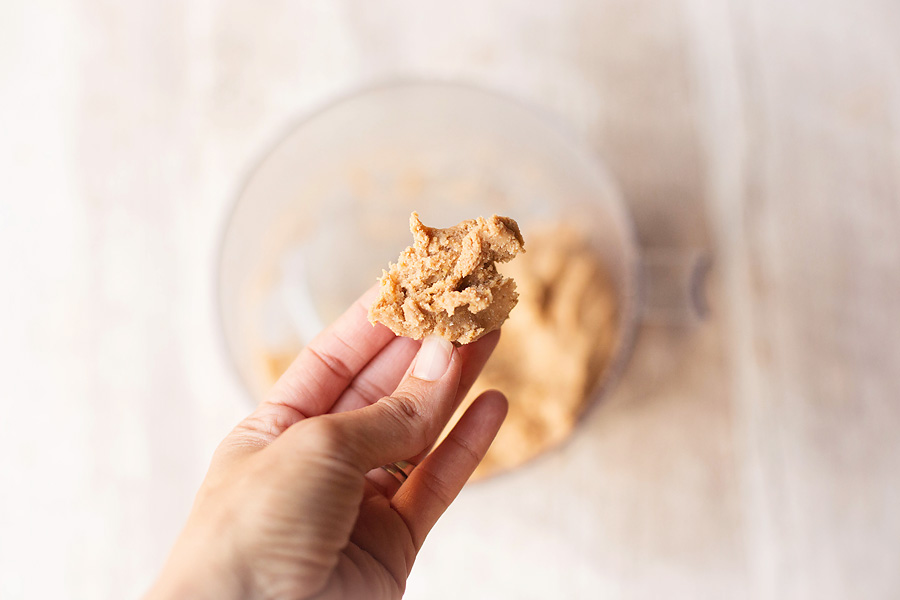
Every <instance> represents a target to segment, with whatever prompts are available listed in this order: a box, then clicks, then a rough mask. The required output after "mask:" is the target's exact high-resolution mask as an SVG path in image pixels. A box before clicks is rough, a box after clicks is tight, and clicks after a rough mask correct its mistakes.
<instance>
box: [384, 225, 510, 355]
mask: <svg viewBox="0 0 900 600" xmlns="http://www.w3.org/2000/svg"><path fill="white" fill-rule="evenodd" d="M409 228H410V230H411V231H412V234H413V240H414V243H413V245H412V246H410V247H409V248H407V249H406V250H404V251H403V253H402V254H401V255H400V258H399V259H398V260H397V264H392V265H390V270H389V271H385V272H384V273H383V275H382V277H381V293H380V294H379V296H378V298H377V299H376V300H375V302H374V304H372V307H371V308H370V309H369V320H370V321H371V322H372V323H376V322H377V323H382V324H384V325H386V326H387V327H388V328H390V329H391V331H393V332H394V333H396V334H397V335H402V336H406V337H411V338H414V339H417V340H418V339H422V338H424V337H425V336H427V335H437V336H440V337H442V338H444V339H446V340H449V341H451V342H456V343H458V344H468V343H470V342H474V341H475V340H477V339H478V338H480V337H481V336H483V335H484V334H486V333H489V332H491V331H493V330H495V329H499V328H500V326H501V325H502V324H503V322H504V321H506V319H507V317H508V316H509V312H510V311H511V310H512V309H513V307H514V306H515V305H516V302H518V294H517V293H516V283H515V282H514V281H513V280H512V279H510V278H509V277H505V276H503V275H501V274H500V273H499V272H498V271H497V265H496V263H504V262H507V261H510V260H512V258H513V257H514V256H516V254H518V253H520V252H524V251H525V242H524V240H523V239H522V234H521V232H520V231H519V226H518V224H517V223H516V222H515V221H514V220H512V219H510V218H508V217H499V216H497V215H494V216H493V217H491V218H490V219H485V218H482V217H479V218H477V219H471V220H468V221H463V222H462V223H460V224H459V225H456V226H454V227H448V228H446V229H436V228H433V227H426V226H425V225H423V224H422V221H420V220H419V215H418V214H416V213H413V214H412V216H411V217H410V220H409Z"/></svg>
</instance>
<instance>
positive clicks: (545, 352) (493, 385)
mask: <svg viewBox="0 0 900 600" xmlns="http://www.w3.org/2000/svg"><path fill="white" fill-rule="evenodd" d="M503 271H504V273H505V274H507V275H509V276H511V277H514V278H515V280H516V282H517V284H518V288H519V293H520V294H521V299H520V301H519V305H518V306H517V307H516V311H515V313H513V315H512V316H511V317H510V319H509V321H507V322H506V323H505V324H504V326H503V335H502V336H501V337H500V343H499V345H498V346H497V349H496V350H495V351H494V353H493V355H492V356H491V358H490V360H489V361H488V363H487V365H486V366H485V368H484V370H483V371H482V373H481V376H480V377H479V378H478V380H477V381H476V382H475V385H474V386H473V387H472V391H471V393H470V394H469V395H468V397H467V398H466V400H465V401H464V402H463V404H462V406H461V407H460V408H459V410H457V412H456V414H455V415H454V418H453V420H452V421H451V422H450V423H449V424H448V425H447V428H446V429H445V434H446V433H447V432H449V430H450V429H451V428H452V426H453V425H454V424H455V422H456V421H457V419H458V418H459V416H460V415H461V414H462V413H463V412H464V411H465V409H466V408H467V407H468V406H469V405H470V404H471V402H472V400H473V399H474V398H476V397H477V396H478V394H480V393H481V392H484V391H485V390H488V389H498V390H501V391H502V392H503V393H504V394H506V396H507V397H508V398H509V412H508V414H507V417H506V421H504V423H503V427H501V428H500V432H499V433H498V435H497V438H496V439H495V440H494V442H493V443H492V444H491V447H490V449H489V450H488V453H487V456H485V458H484V460H483V461H482V462H481V464H480V465H479V466H478V469H477V471H476V472H475V477H476V478H480V477H485V476H488V475H491V474H494V473H497V472H499V471H505V470H508V469H511V468H514V467H516V466H518V465H520V464H522V463H523V462H525V461H527V460H529V459H531V458H532V457H534V456H536V455H538V454H540V453H541V452H543V451H545V450H547V449H548V448H550V447H552V446H555V445H556V444H558V443H559V442H560V441H562V440H563V439H565V438H566V437H567V436H568V435H569V434H570V433H571V431H572V428H573V427H574V426H575V424H576V422H577V420H578V418H579V416H580V415H581V414H582V412H583V411H584V409H585V407H586V406H587V405H588V403H589V401H590V400H591V399H592V398H594V397H595V396H594V394H595V392H596V389H597V385H598V382H599V381H600V380H601V378H602V376H603V374H604V373H605V372H606V368H607V366H608V364H609V361H610V359H611V357H612V355H613V353H614V351H615V348H616V343H617V340H618V332H617V327H616V322H617V314H618V309H617V302H616V295H615V288H614V287H613V285H612V282H611V281H610V279H609V277H608V276H607V272H606V268H605V266H604V264H603V262H602V260H601V258H600V257H599V255H598V254H597V253H596V251H595V250H594V249H593V248H592V247H591V246H590V245H589V244H588V243H587V241H586V239H585V237H584V236H583V235H582V234H581V233H580V232H579V231H578V230H577V229H575V228H573V227H570V226H568V225H551V226H547V227H541V228H534V229H531V228H530V229H529V236H528V254H526V255H524V256H522V257H521V258H519V259H517V260H516V261H514V262H512V263H510V264H509V265H504V267H503Z"/></svg>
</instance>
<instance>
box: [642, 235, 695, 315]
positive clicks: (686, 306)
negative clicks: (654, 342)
mask: <svg viewBox="0 0 900 600" xmlns="http://www.w3.org/2000/svg"><path fill="white" fill-rule="evenodd" d="M642 255H643V256H642V260H641V268H640V278H641V302H640V315H641V320H642V321H643V322H645V323H653V324H660V325H669V326H675V327H691V326H694V325H697V324H698V323H700V322H702V321H704V320H706V318H707V316H708V315H709V303H708V301H707V295H706V279H707V275H708V274H709V271H710V268H711V267H712V260H711V258H710V256H709V254H708V253H707V252H706V251H704V250H701V249H682V248H648V249H644V251H643V252H642Z"/></svg>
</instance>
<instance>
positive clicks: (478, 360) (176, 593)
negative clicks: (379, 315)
mask: <svg viewBox="0 0 900 600" xmlns="http://www.w3.org/2000/svg"><path fill="white" fill-rule="evenodd" d="M376 292H377V290H376V289H374V288H373V289H371V290H369V291H368V292H367V293H366V294H364V295H363V297H362V298H360V299H359V300H358V301H357V302H356V303H355V304H354V305H353V306H352V307H351V308H350V309H349V310H348V311H347V312H346V313H344V315H343V316H342V317H340V318H339V319H338V320H337V321H336V322H335V323H334V324H333V325H331V326H330V327H329V328H328V329H326V330H325V331H324V332H322V333H321V334H320V335H319V336H318V337H317V338H316V339H315V340H314V341H313V342H311V343H310V344H309V346H307V348H306V349H304V350H303V352H301V354H300V355H299V356H298V357H297V359H296V360H295V361H294V363H293V364H292V365H291V367H290V368H289V369H288V371H287V372H286V373H285V374H284V375H283V376H282V377H281V379H279V381H278V382H277V383H276V384H275V387H274V389H273V390H272V392H271V394H270V395H269V396H268V398H267V399H266V400H265V401H264V402H262V403H261V404H260V405H259V407H258V408H257V409H256V410H255V411H254V412H253V413H252V414H251V415H250V416H249V417H247V418H246V419H244V420H243V421H242V422H241V423H239V424H238V425H237V427H235V428H234V430H233V431H232V432H231V433H229V434H228V436H227V437H226V438H225V439H224V440H223V441H222V443H221V444H220V446H219V447H218V449H217V450H216V452H215V454H214V456H213V459H212V463H211V465H210V468H209V472H208V473H207V475H206V478H205V480H204V482H203V484H202V486H201V488H200V490H199V492H198V493H197V497H196V500H195V502H194V506H193V508H192V510H191V514H190V516H189V518H188V521H187V524H186V525H185V527H184V530H183V531H182V533H181V535H180V536H179V538H178V540H177V541H176V543H175V546H174V547H173V549H172V552H171V554H170V556H169V559H168V561H167V562H166V565H165V567H164V568H163V571H162V574H161V575H160V577H159V579H158V580H157V582H156V584H155V585H154V586H153V588H152V589H151V591H150V592H149V594H148V596H147V598H148V599H149V600H161V599H169V598H198V599H202V598H216V599H229V598H260V599H270V598H271V599H281V598H284V599H304V598H317V599H319V598H321V599H338V598H341V599H355V598H367V599H372V600H378V599H388V598H399V597H401V596H402V595H403V591H404V589H405V586H406V579H407V577H408V576H409V574H410V570H411V569H412V566H413V562H414V560H415V558H416V554H417V553H418V551H419V549H420V548H421V547H422V543H423V542H424V541H425V537H426V535H427V534H428V532H429V531H430V530H431V528H432V527H433V526H434V524H435V523H436V522H437V520H438V518H439V517H440V516H441V515H442V514H443V513H444V511H445V510H446V509H447V507H448V506H449V504H450V503H451V502H452V501H453V500H454V499H455V498H456V496H457V494H458V493H459V492H460V490H461V489H462V487H463V485H464V484H465V482H466V481H467V480H468V478H469V477H470V476H471V474H472V472H473V471H474V470H475V467H476V466H477V465H478V463H479V462H480V461H481V459H482V458H483V457H484V454H485V452H486V451H487V449H488V447H489V446H490V443H491V441H492V440H493V439H494V436H495V435H496V434H497V431H498V429H499V428H500V425H501V423H502V422H503V419H504V417H505V416H506V411H507V402H506V398H505V397H504V396H503V395H502V394H501V393H500V392H496V391H490V392H485V393H484V394H482V395H481V396H480V397H479V398H478V399H477V400H476V401H475V402H474V403H473V404H472V405H471V406H470V407H469V408H468V410H467V411H466V413H465V415H464V416H463V417H462V418H461V419H460V420H459V422H458V423H457V424H456V425H455V426H454V429H453V430H452V432H451V433H450V434H449V435H448V436H447V437H446V438H445V439H444V440H443V441H442V442H441V443H440V444H439V445H437V446H436V447H434V448H433V449H432V447H433V446H434V444H435V441H436V440H437V438H438V436H439V434H440V432H441V431H442V429H443V428H444V426H445V425H446V423H447V422H448V420H449V419H450V416H451V415H452V413H453V411H454V410H455V409H456V408H457V407H458V405H459V403H460V402H461V401H462V399H463V397H464V396H465V395H466V393H467V392H468V390H469V388H470V387H471V385H472V383H473V382H474V381H475V379H476V377H477V376H478V374H479V372H480V371H481V369H482V367H483V366H484V363H485V361H487V358H488V356H490V354H491V352H492V351H493V349H494V347H495V346H496V344H497V340H498V339H499V332H493V333H490V334H488V335H486V336H484V337H483V338H481V339H479V340H478V341H476V342H474V343H472V344H469V345H466V346H462V347H459V348H454V347H453V346H452V345H451V344H450V343H449V342H446V341H444V340H438V339H428V340H426V341H425V342H423V343H421V344H420V343H419V342H416V341H413V340H410V339H407V338H400V337H396V336H395V335H394V334H393V333H392V332H391V331H390V330H388V329H387V328H386V327H383V326H381V325H377V326H374V327H373V326H372V325H371V324H370V323H369V322H368V320H367V318H366V307H367V306H368V305H369V304H370V303H371V302H372V300H373V299H374V297H375V296H374V295H375V293H376ZM400 460H406V461H409V462H411V463H413V464H414V465H416V466H415V467H414V468H413V470H412V471H411V475H410V477H409V479H407V480H406V481H405V482H403V483H402V485H401V483H400V481H398V479H397V478H395V477H394V476H393V475H391V474H389V473H387V472H386V471H384V470H383V469H381V468H380V466H381V465H385V464H388V463H392V462H395V461H400Z"/></svg>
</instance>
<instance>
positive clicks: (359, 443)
mask: <svg viewBox="0 0 900 600" xmlns="http://www.w3.org/2000/svg"><path fill="white" fill-rule="evenodd" d="M462 362H463V361H462V360H461V358H460V355H459V352H458V351H457V350H456V349H455V348H454V347H453V344H452V343H450V342H448V341H447V340H444V339H441V338H438V337H433V336H432V337H427V338H425V340H423V342H422V346H421V348H420V349H419V351H418V353H417V354H416V357H415V359H414V360H413V362H412V364H411V365H410V368H409V369H408V370H407V373H406V375H405V377H404V378H403V380H402V381H401V382H400V385H399V386H398V387H397V390H396V391H395V392H394V393H393V394H391V395H390V396H385V397H384V398H382V399H380V400H379V401H377V402H375V403H373V404H371V405H370V406H366V407H364V408H360V409H357V410H352V411H347V412H343V413H338V414H330V415H322V416H321V417H318V418H317V419H314V420H318V421H328V422H327V423H321V424H322V425H325V427H324V429H325V430H326V431H329V432H330V434H331V437H333V439H332V440H331V441H332V442H336V444H334V445H332V449H333V451H334V452H336V453H337V454H338V455H339V456H340V457H341V458H342V459H343V460H345V461H347V462H349V463H350V464H352V465H353V466H355V467H356V468H357V469H359V470H360V471H361V472H363V473H366V472H368V471H370V470H371V469H374V468H376V467H379V466H381V465H384V464H388V463H390V462H394V461H398V460H404V459H408V458H409V457H411V456H415V455H417V454H419V453H420V452H422V451H423V450H425V449H426V448H429V447H430V446H431V445H432V444H434V442H435V440H437V438H438V436H439V435H440V433H441V431H442V430H443V428H444V426H445V425H446V424H447V421H449V420H450V416H451V415H452V413H453V410H454V408H455V398H456V394H457V390H458V388H459V381H460V376H461V373H462ZM289 433H290V430H288V431H287V432H285V435H287V434H289Z"/></svg>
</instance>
